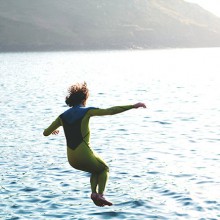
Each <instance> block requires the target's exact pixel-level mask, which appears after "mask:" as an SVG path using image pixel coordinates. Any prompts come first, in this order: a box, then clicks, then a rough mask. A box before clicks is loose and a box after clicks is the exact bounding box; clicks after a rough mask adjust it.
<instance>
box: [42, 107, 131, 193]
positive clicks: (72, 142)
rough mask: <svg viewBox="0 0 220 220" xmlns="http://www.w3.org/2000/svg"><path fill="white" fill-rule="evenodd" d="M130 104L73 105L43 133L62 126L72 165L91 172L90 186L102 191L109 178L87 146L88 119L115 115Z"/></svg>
mask: <svg viewBox="0 0 220 220" xmlns="http://www.w3.org/2000/svg"><path fill="white" fill-rule="evenodd" d="M132 108H133V105H126V106H116V107H112V108H108V109H99V108H86V107H82V106H76V107H72V108H70V109H68V110H67V111H65V112H64V113H63V114H61V115H60V116H59V117H58V118H57V119H56V120H55V121H54V122H53V123H52V124H51V125H50V126H49V127H48V128H47V129H45V130H44V135H45V136H48V135H50V134H51V133H52V132H53V131H54V130H56V129H57V128H58V127H59V126H63V129H64V133H65V137H66V141H67V157H68V161H69V163H70V165H71V166H72V167H74V168H75V169H78V170H82V171H86V172H89V173H91V174H92V175H91V179H90V182H91V189H92V192H96V188H97V186H98V193H100V194H103V192H104V190H105V185H106V182H107V179H108V172H109V168H108V166H107V165H106V163H105V162H104V161H103V160H102V159H101V158H100V157H98V156H97V155H96V154H95V153H94V152H93V151H92V149H91V148H90V145H89V139H90V130H89V119H90V117H92V116H104V115H114V114H118V113H121V112H124V111H126V110H129V109H132Z"/></svg>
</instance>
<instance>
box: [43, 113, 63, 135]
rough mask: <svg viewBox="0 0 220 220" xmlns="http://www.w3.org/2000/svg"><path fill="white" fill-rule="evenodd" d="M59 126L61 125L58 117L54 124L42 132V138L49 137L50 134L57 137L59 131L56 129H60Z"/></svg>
mask: <svg viewBox="0 0 220 220" xmlns="http://www.w3.org/2000/svg"><path fill="white" fill-rule="evenodd" d="M61 125H62V124H61V121H60V118H59V117H58V118H57V119H56V120H55V121H54V122H52V124H51V125H50V126H49V127H48V128H46V129H45V130H44V132H43V135H44V136H49V135H50V134H54V135H57V134H58V133H59V131H58V130H56V129H57V128H58V127H60V126H61Z"/></svg>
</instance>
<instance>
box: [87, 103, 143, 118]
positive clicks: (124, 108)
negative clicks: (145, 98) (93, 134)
mask: <svg viewBox="0 0 220 220" xmlns="http://www.w3.org/2000/svg"><path fill="white" fill-rule="evenodd" d="M141 107H143V108H146V105H145V104H144V103H141V102H139V103H136V104H134V105H124V106H115V107H111V108H107V109H91V110H89V114H90V116H104V115H115V114H118V113H122V112H124V111H127V110H130V109H133V108H141Z"/></svg>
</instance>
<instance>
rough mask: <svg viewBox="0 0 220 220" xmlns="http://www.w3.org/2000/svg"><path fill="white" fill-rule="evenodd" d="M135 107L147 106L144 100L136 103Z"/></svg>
mask: <svg viewBox="0 0 220 220" xmlns="http://www.w3.org/2000/svg"><path fill="white" fill-rule="evenodd" d="M134 108H147V107H146V105H145V104H144V103H142V102H138V103H136V104H134Z"/></svg>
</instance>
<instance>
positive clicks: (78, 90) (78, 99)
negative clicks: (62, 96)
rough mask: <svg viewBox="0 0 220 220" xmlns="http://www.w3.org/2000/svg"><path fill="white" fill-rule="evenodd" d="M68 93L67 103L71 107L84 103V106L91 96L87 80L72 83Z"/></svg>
mask: <svg viewBox="0 0 220 220" xmlns="http://www.w3.org/2000/svg"><path fill="white" fill-rule="evenodd" d="M68 93H69V94H68V95H67V96H66V104H67V105H68V106H69V107H73V106H76V105H80V104H82V105H83V106H85V105H86V101H87V99H88V97H89V90H88V88H87V84H86V82H84V83H81V84H80V83H77V84H75V85H72V86H70V87H69V89H68Z"/></svg>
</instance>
